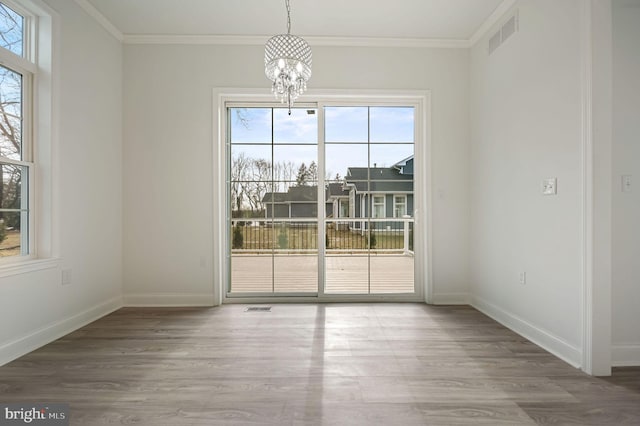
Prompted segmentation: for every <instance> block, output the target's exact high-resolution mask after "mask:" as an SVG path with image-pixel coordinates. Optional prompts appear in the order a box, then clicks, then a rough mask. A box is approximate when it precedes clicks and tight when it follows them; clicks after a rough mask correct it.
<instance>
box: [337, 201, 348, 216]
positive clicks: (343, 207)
mask: <svg viewBox="0 0 640 426" xmlns="http://www.w3.org/2000/svg"><path fill="white" fill-rule="evenodd" d="M338 217H349V200H346V199H344V200H343V199H341V200H340V212H339V215H338Z"/></svg>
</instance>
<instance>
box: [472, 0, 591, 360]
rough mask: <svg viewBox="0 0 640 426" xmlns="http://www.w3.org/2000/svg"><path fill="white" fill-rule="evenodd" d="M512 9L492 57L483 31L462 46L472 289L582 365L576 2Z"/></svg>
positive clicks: (498, 313)
mask: <svg viewBox="0 0 640 426" xmlns="http://www.w3.org/2000/svg"><path fill="white" fill-rule="evenodd" d="M515 8H517V10H518V13H519V31H518V32H517V33H516V34H514V35H512V36H511V37H510V38H509V39H507V40H506V41H505V43H504V44H503V45H501V46H500V47H499V48H498V49H497V50H496V51H495V52H494V53H493V54H491V55H488V51H487V46H488V37H489V36H490V35H491V34H493V32H490V34H488V35H487V36H485V37H484V38H483V39H482V40H480V41H479V42H478V43H477V44H476V45H475V46H474V47H473V48H472V50H471V66H470V76H471V90H470V92H471V112H470V116H471V126H470V165H471V172H470V190H471V237H470V240H471V254H470V260H471V283H472V288H471V291H472V299H473V304H474V306H476V307H478V308H479V309H481V310H483V311H484V312H486V313H488V314H489V315H491V316H493V317H495V318H496V319H498V320H499V321H501V322H503V323H504V324H506V325H508V326H509V327H511V328H513V329H515V330H517V331H518V332H520V333H521V334H523V335H525V336H527V337H529V338H530V339H532V340H534V341H536V342H537V343H539V344H541V345H543V346H544V347H546V348H547V349H549V350H551V351H553V352H555V353H556V354H557V355H559V356H561V357H562V358H564V359H565V360H567V361H569V362H570V363H572V364H574V365H580V364H581V362H582V360H581V346H582V307H581V301H582V286H581V282H582V269H581V268H582V264H581V261H582V258H581V253H582V247H583V246H582V244H583V240H582V238H583V235H582V226H583V225H582V216H583V208H582V195H583V194H582V185H583V182H582V148H581V128H582V127H581V121H580V120H581V86H580V84H581V79H580V76H581V56H580V52H581V26H580V23H581V20H580V17H581V7H580V2H578V1H573V0H560V1H558V0H539V1H520V2H518V3H517V4H516V6H515ZM500 24H502V21H501V22H500ZM545 178H557V182H558V194H557V195H555V196H543V195H541V184H542V180H543V179H545ZM521 272H526V284H524V285H523V284H521V283H520V276H519V275H520V273H521Z"/></svg>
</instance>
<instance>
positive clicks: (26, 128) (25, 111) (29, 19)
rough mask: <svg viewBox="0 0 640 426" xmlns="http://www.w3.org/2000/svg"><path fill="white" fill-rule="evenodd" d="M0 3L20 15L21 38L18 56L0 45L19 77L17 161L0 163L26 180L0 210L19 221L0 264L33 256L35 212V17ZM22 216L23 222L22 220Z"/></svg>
mask: <svg viewBox="0 0 640 426" xmlns="http://www.w3.org/2000/svg"><path fill="white" fill-rule="evenodd" d="M0 3H2V4H4V5H6V6H7V7H9V8H10V9H11V10H13V11H14V12H16V13H17V14H19V15H20V16H22V18H23V27H22V29H23V34H22V37H23V40H22V45H23V47H22V54H23V55H22V56H19V55H18V54H16V53H14V52H12V51H10V50H8V49H6V48H4V47H0V64H1V65H2V67H4V68H5V69H8V70H10V71H12V72H14V73H16V74H19V75H20V76H21V87H20V89H21V100H20V104H21V105H20V107H21V117H20V118H21V121H22V123H21V129H20V133H21V139H22V140H21V146H20V160H16V159H12V158H8V157H2V156H0V164H6V165H14V166H19V167H23V168H24V169H23V170H26V172H27V173H26V179H25V177H23V178H22V179H23V180H22V183H23V184H24V181H25V180H26V188H25V186H22V192H23V194H24V192H25V191H26V193H27V197H26V199H25V197H21V205H20V208H19V209H0V211H3V212H19V213H20V215H21V223H20V228H21V229H20V254H18V255H14V256H7V257H2V258H0V266H1V265H6V264H11V263H16V262H23V261H26V260H32V259H34V258H35V232H34V231H35V228H36V226H35V215H34V213H33V206H34V205H35V190H34V186H35V185H34V181H35V163H34V146H33V143H34V142H33V136H34V131H33V125H34V121H35V120H34V114H35V111H34V81H35V79H36V76H37V65H36V63H35V57H34V55H33V52H34V49H33V46H32V45H31V41H32V40H34V39H35V37H33V34H32V32H33V31H35V28H36V26H35V23H34V20H35V17H34V15H33V14H31V13H28V12H27V11H25V9H24V8H23V7H21V6H20V5H17V4H15V3H14V2H11V1H7V0H0ZM25 215H26V219H27V220H26V223H25V221H24V218H25Z"/></svg>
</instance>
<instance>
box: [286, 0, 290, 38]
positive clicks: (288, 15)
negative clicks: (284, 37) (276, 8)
mask: <svg viewBox="0 0 640 426" xmlns="http://www.w3.org/2000/svg"><path fill="white" fill-rule="evenodd" d="M284 3H285V6H286V7H287V34H291V6H290V5H289V0H284Z"/></svg>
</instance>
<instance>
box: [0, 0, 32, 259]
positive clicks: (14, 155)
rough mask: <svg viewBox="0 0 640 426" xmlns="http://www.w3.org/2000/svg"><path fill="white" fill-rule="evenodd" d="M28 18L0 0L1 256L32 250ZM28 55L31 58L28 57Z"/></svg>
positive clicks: (9, 256) (30, 81)
mask: <svg viewBox="0 0 640 426" xmlns="http://www.w3.org/2000/svg"><path fill="white" fill-rule="evenodd" d="M26 22H27V18H26V17H25V16H23V15H21V14H19V13H18V12H16V11H15V10H14V9H13V8H10V7H9V6H8V5H7V4H5V3H4V2H0V62H1V63H2V65H0V258H15V257H19V256H27V255H29V254H30V251H31V250H30V246H31V244H30V238H29V237H30V232H29V231H30V223H31V210H30V204H31V203H30V202H29V201H30V186H31V185H30V182H31V181H32V179H30V177H31V176H32V173H33V158H32V143H31V123H32V120H31V116H32V112H31V111H32V109H31V106H32V102H31V99H32V98H31V83H32V81H33V77H34V70H35V66H34V65H35V64H33V63H32V62H30V61H29V60H28V59H29V58H28V57H26V55H25V53H26V52H25V51H26V49H25V46H26V43H25V40H26V38H27V34H26V32H25V23H26ZM25 59H27V61H25Z"/></svg>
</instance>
